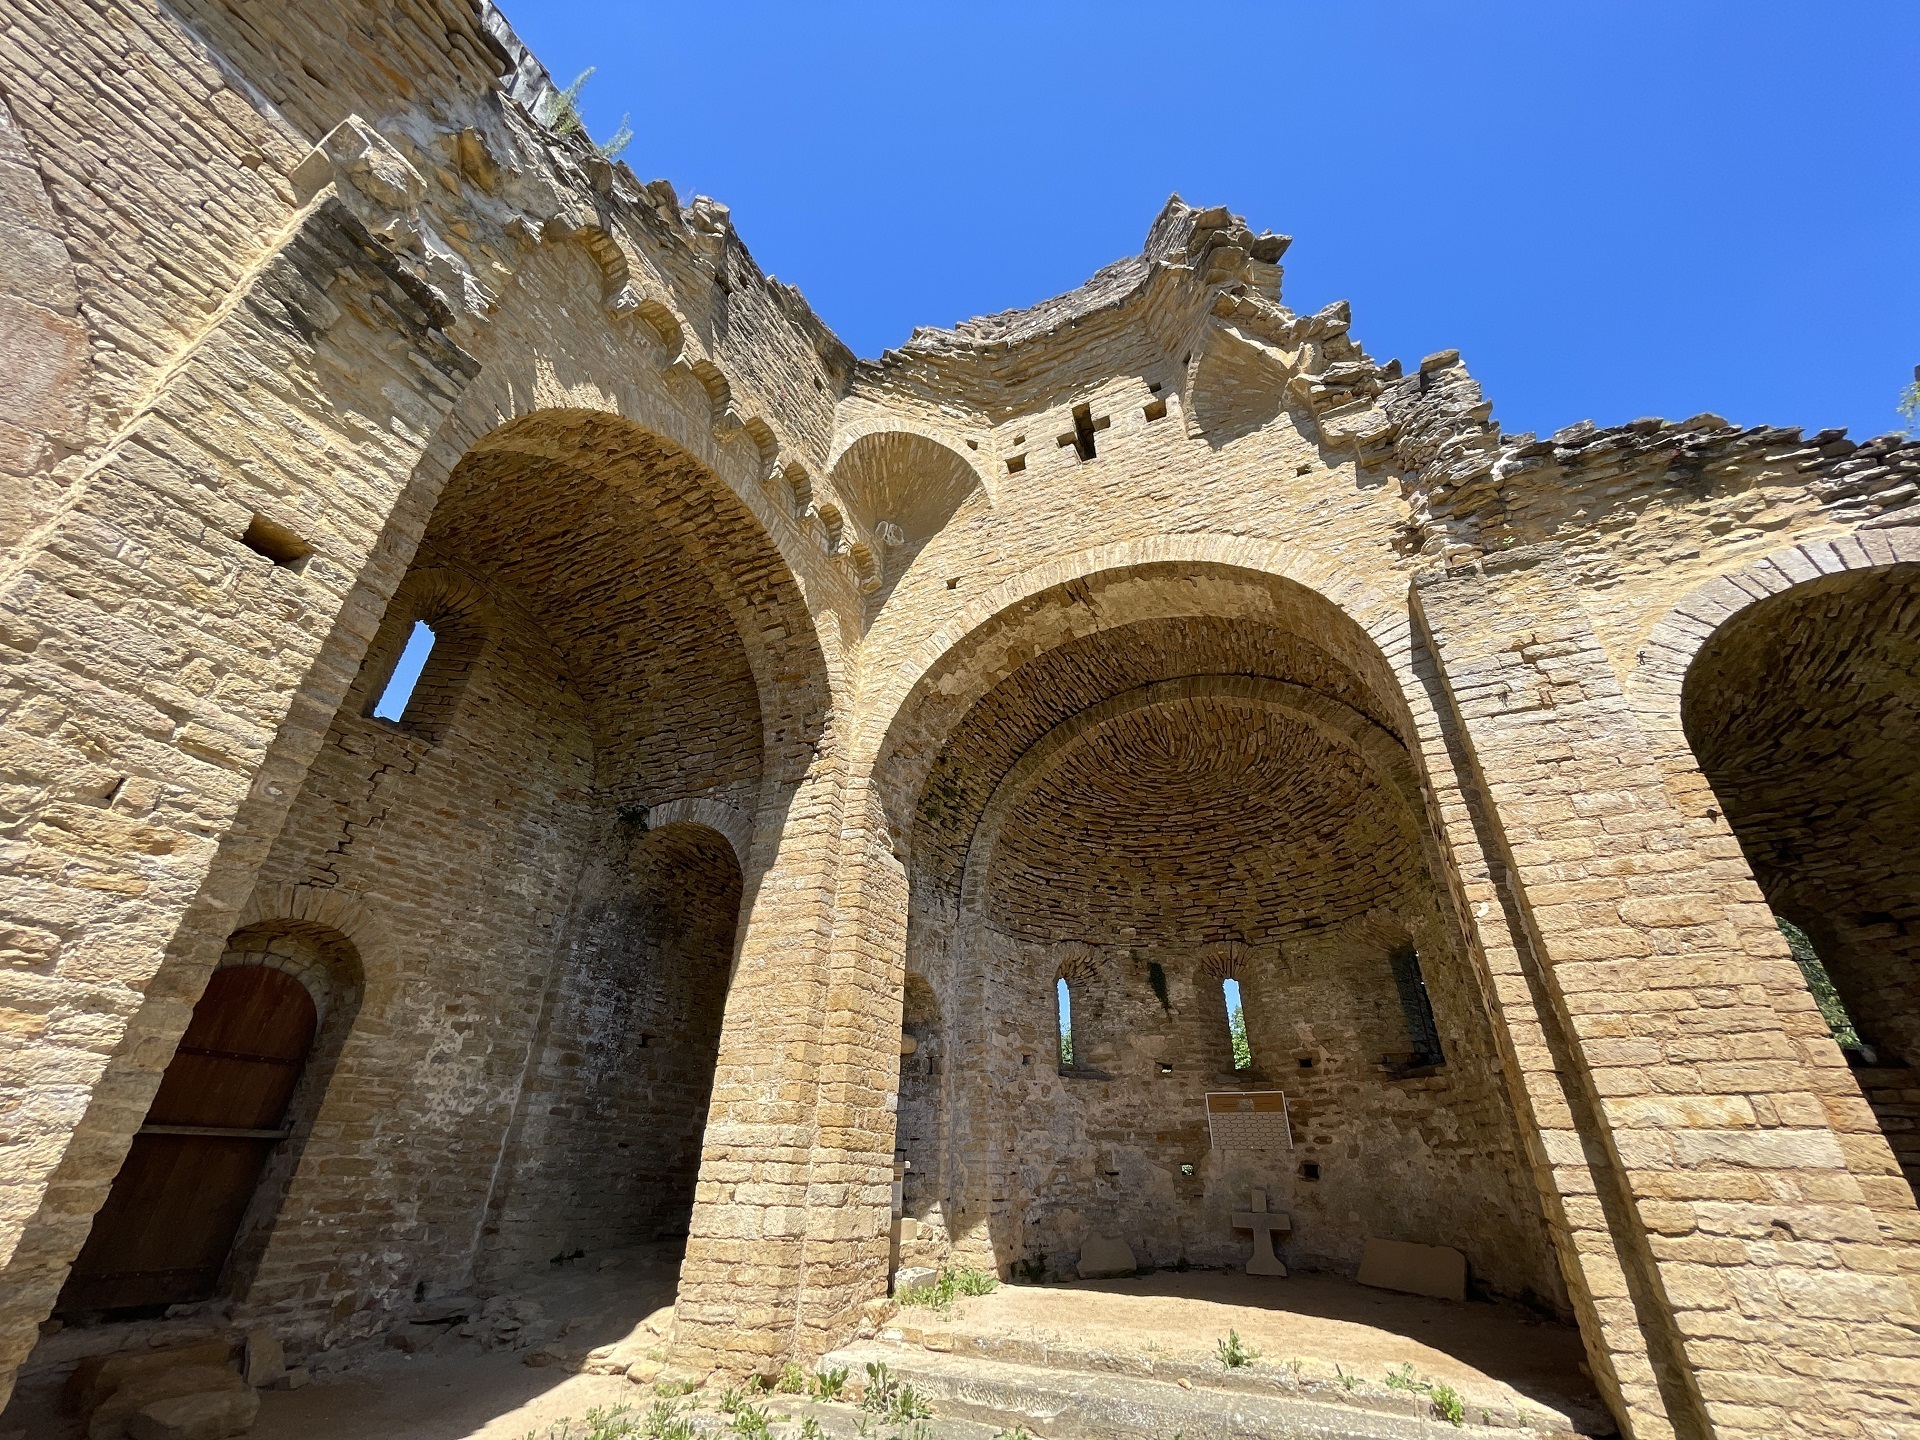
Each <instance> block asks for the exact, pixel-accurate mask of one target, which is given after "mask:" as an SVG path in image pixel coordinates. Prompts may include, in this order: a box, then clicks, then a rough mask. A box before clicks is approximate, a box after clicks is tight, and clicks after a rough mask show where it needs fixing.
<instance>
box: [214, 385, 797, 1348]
mask: <svg viewBox="0 0 1920 1440" xmlns="http://www.w3.org/2000/svg"><path fill="white" fill-rule="evenodd" d="M796 615H804V609H803V607H802V606H801V604H800V601H799V598H798V596H797V594H796V593H795V590H794V587H793V584H792V581H791V579H790V578H789V577H788V576H787V574H786V571H785V569H784V566H783V564H782V562H781V560H780V557H779V555H778V552H777V551H776V550H775V549H774V547H773V545H772V544H771V542H770V541H769V540H768V539H767V537H766V536H765V534H764V533H763V532H761V531H760V530H759V529H758V528H757V526H756V525H755V524H754V522H753V520H752V518H751V516H750V515H749V514H748V512H747V511H746V510H745V508H744V507H743V506H742V505H740V503H739V502H738V501H737V500H736V499H735V498H734V497H732V496H731V495H730V494H729V493H728V492H726V490H725V488H724V486H723V485H722V484H721V483H720V482H719V481H718V480H717V479H716V478H715V477H714V476H712V475H711V474H710V473H708V472H706V471H705V470H704V469H703V468H702V467H701V466H700V465H699V464H698V463H697V462H696V461H695V460H693V459H692V458H691V457H690V456H688V455H686V454H685V453H684V452H682V451H680V450H678V449H677V448H675V447H674V446H672V445H670V444H669V443H667V442H665V441H663V440H661V439H660V438H659V437H657V436H654V435H652V434H650V433H647V432H644V431H641V430H639V429H637V428H635V427H633V426H630V425H627V424H625V423H623V422H620V421H618V420H615V419H613V418H611V417H605V416H596V415H583V414H580V413H577V412H562V413H545V414H540V415H534V416H530V417H528V418H526V419H524V420H521V421H518V422H515V423H514V424H513V425H511V426H508V427H506V428H504V429H503V430H501V431H497V432H495V433H494V434H493V435H490V436H488V437H487V438H486V439H485V440H483V441H482V442H481V443H480V444H479V445H478V446H476V447H475V449H474V450H473V451H472V452H471V453H469V454H468V455H467V456H466V458H465V459H464V460H463V461H462V462H461V463H460V464H459V465H458V466H457V467H456V468H455V469H454V471H453V472H452V474H451V476H450V477H449V479H448V481H447V484H446V486H445V488H444V490H443V492H442V494H441V497H440V499H439V501H438V504H437V506H436V509H435V511H434V513H433V515H432V517H431V519H430V521H429V524H428V527H427V531H426V535H425V537H424V539H423V542H422V544H421V546H420V549H419V551H418V554H417V556H416V559H415V562H414V565H413V567H412V570H411V571H410V572H409V576H408V578H407V579H406V580H405V581H403V582H402V584H401V586H400V589H399V591H398V593H397V594H396V596H395V599H394V601H393V602H392V604H391V605H390V606H389V609H388V611H387V614H386V615H385V617H384V619H383V621H382V623H381V626H380V629H379V632H378V634H377V635H376V637H375V639H374V640H373V642H372V644H371V646H370V647H369V650H368V653H367V657H366V661H365V663H364V665H363V667H362V671H361V674H360V677H359V679H358V681H357V682H356V683H355V685H354V686H353V688H352V691H351V692H350V693H349V695H348V697H347V699H346V702H345V703H344V704H343V705H342V707H341V709H340V712H339V713H338V715H336V717H335V719H334V721H333V725H332V730H331V733H330V735H329V737H328V743H327V744H326V745H325V746H324V747H323V750H322V753H321V756H320V758H319V760H318V761H317V762H316V763H315V765H314V766H313V768H312V770H311V772H310V773H309V776H308V779H307V781H306V783H305V786H304V788H303V790H302V792H301V794H300V796H299V798H298V799H297V801H296V802H295V804H294V806H293V810H292V813H291V815H290V817H289V819H288V822H287V824H286V826H285V828H284V830H283V832H282V833H281V835H280V836H279V838H278V839H277V841H276V842H275V845H274V847H273V851H272V854H271V856H270V858H269V860H268V862H267V864H266V865H265V867H264V868H263V870H262V873H261V876H260V879H259V882H258V884H259V887H260V890H259V893H260V894H262V895H296V896H297V895H303V894H312V893H314V892H321V891H323V892H325V893H327V894H328V895H329V896H332V897H335V900H337V901H338V902H339V903H338V904H336V906H335V908H337V909H342V910H347V911H351V912H352V913H353V914H354V915H355V916H356V921H355V923H356V926H357V927H359V929H360V931H361V932H362V933H365V934H371V935H376V936H377V937H378V938H379V941H380V945H379V956H378V960H377V962H376V961H374V960H369V963H368V971H367V979H366V985H365V995H364V999H363V1000H362V1003H361V1005H360V1010H359V1015H358V1018H357V1021H356V1023H355V1024H354V1025H353V1027H352V1032H351V1033H350V1034H349V1035H347V1036H346V1037H345V1039H344V1042H343V1043H342V1046H341V1050H340V1054H339V1058H338V1061H337V1063H336V1064H335V1065H334V1067H333V1075H332V1079H331V1083H330V1084H329V1085H328V1086H327V1088H326V1093H325V1095H324V1097H323V1098H322V1099H321V1100H320V1102H319V1104H318V1107H317V1110H318V1115H317V1120H316V1123H315V1125H314V1127H313V1132H312V1134H311V1136H310V1137H308V1138H307V1140H306V1141H305V1143H304V1145H303V1147H302V1148H301V1152H300V1154H299V1156H298V1162H297V1165H295V1166H294V1167H293V1169H292V1172H291V1173H290V1174H289V1175H287V1176H286V1177H285V1180H284V1185H283V1187H282V1188H283V1191H284V1198H283V1199H281V1200H280V1201H279V1203H278V1204H277V1207H276V1208H275V1210H274V1213H273V1215H272V1216H271V1217H270V1218H269V1219H268V1220H267V1221H266V1223H265V1224H264V1227H263V1235H262V1238H261V1239H260V1241H259V1243H258V1250H259V1254H258V1259H257V1263H256V1264H254V1265H253V1266H252V1268H251V1274H250V1278H249V1280H248V1283H247V1298H248V1301H249V1303H250V1305H251V1306H252V1307H253V1308H254V1309H255V1310H256V1311H257V1312H258V1313H260V1314H262V1315H264V1316H273V1315H275V1314H276V1312H279V1313H280V1314H281V1315H282V1316H283V1318H284V1323H285V1324H286V1326H287V1327H288V1328H289V1333H290V1335H296V1336H299V1335H300V1332H302V1331H311V1332H312V1333H311V1334H310V1335H304V1336H301V1339H300V1343H302V1344H306V1345H311V1346H313V1347H315V1348H320V1347H324V1346H328V1345H335V1344H339V1343H342V1342H343V1341H347V1340H351V1339H353V1338H355V1335H356V1332H355V1328H354V1327H355V1326H356V1325H364V1326H366V1327H369V1329H370V1330H371V1329H375V1328H380V1327H383V1326H384V1325H385V1324H386V1323H388V1322H387V1320H386V1319H385V1318H384V1315H385V1313H386V1309H385V1307H388V1306H392V1305H394V1304H400V1305H405V1304H407V1303H411V1300H412V1298H413V1297H414V1296H416V1295H426V1296H433V1295H441V1294H449V1293H458V1292H459V1291H461V1290H462V1289H463V1288H470V1287H471V1286H472V1285H473V1284H474V1283H475V1282H476V1280H477V1281H479V1282H480V1283H483V1284H484V1283H489V1277H501V1276H504V1275H506V1274H508V1273H510V1272H512V1271H514V1270H515V1269H517V1268H518V1267H523V1266H541V1267H544V1266H545V1265H546V1264H547V1262H548V1261H549V1260H551V1259H552V1258H553V1257H554V1256H556V1255H560V1254H565V1255H571V1254H573V1253H575V1252H587V1253H589V1254H594V1255H604V1254H605V1253H606V1252H608V1251H609V1250H617V1249H619V1248H621V1247H623V1246H630V1245H635V1244H642V1243H646V1242H650V1241H654V1240H659V1239H671V1238H672V1237H677V1236H684V1235H685V1234H686V1232H687V1227H688V1220H689V1217H690V1214H691V1209H692V1204H693V1190H694V1182H695V1178H696V1175H697V1172H698V1166H699V1161H700V1148H701V1140H702V1135H703V1130H704V1125H705V1121H706V1115H707V1109H708V1104H709V1097H710V1094H711V1091H712V1086H713V1078H714V1066H715V1056H716V1051H717V1046H718V1040H719V1033H720V1028H721V1017H722V1012H723V1010H724V1006H725V999H726V992H727V984H728V976H729V972H730V967H731V964H732V960H733V956H734V954H735V950H736V934H737V930H738V927H739V923H740V915H741V912H742V909H743V905H744V904H745V903H746V900H747V897H748V896H750V894H751V892H752V887H753V875H752V873H751V872H750V871H746V870H744V869H743V864H744V861H743V857H741V856H740V855H739V854H738V853H737V852H736V850H735V849H734V845H733V843H732V842H730V841H729V840H728V839H726V838H725V837H724V836H722V835H721V834H720V833H719V831H717V830H715V829H711V828H708V827H707V826H705V825H701V824H693V823H688V822H686V821H684V820H682V821H678V822H675V823H656V822H655V819H654V818H653V817H654V812H655V810H656V809H658V808H660V807H665V806H668V804H669V802H675V803H674V804H673V805H672V807H671V808H672V811H673V812H675V813H678V814H684V813H685V811H686V806H685V804H683V803H680V802H699V803H700V804H703V805H708V806H710V807H722V808H719V809H716V813H724V814H730V815H744V816H751V815H753V814H754V813H755V812H756V811H757V809H758V808H759V806H760V804H761V803H762V794H763V784H764V783H765V782H766V781H767V780H768V778H769V776H768V771H769V769H773V768H780V767H785V766H786V765H787V764H788V761H787V759H786V758H784V757H785V756H786V754H787V752H788V751H798V752H805V751H806V749H807V746H806V741H807V739H808V734H807V731H806V725H807V724H808V723H810V721H809V720H808V717H807V716H806V714H805V713H804V712H805V710H806V694H807V693H810V692H809V691H808V687H809V686H810V685H813V684H815V683H817V671H818V668H819V661H818V655H817V653H816V652H812V651H811V650H810V649H809V646H810V643H811V642H810V636H811V631H810V629H809V628H808V627H806V626H805V625H803V624H796V623H795V620H794V617H795V616H796ZM415 621H425V622H427V623H428V624H429V625H433V624H435V623H439V624H440V625H441V627H442V629H443V630H445V631H446V633H447V634H450V635H452V634H456V633H457V634H458V635H459V636H460V637H462V644H461V645H460V646H459V647H457V648H458V649H459V657H458V660H459V663H458V664H457V665H456V666H452V667H444V666H443V667H442V668H441V669H439V670H437V671H436V670H435V669H434V663H435V662H434V660H433V658H432V657H431V656H430V657H429V659H428V662H427V666H428V668H427V671H426V672H425V674H424V675H423V678H422V681H421V684H422V686H423V688H424V691H426V692H430V693H425V694H424V695H423V698H422V699H421V700H420V702H419V703H417V704H413V705H410V706H409V707H408V709H407V710H406V711H405V714H404V718H403V719H402V720H401V721H400V722H398V723H396V722H394V721H390V720H383V719H378V718H375V717H374V716H373V715H372V713H371V712H372V710H373V709H374V706H375V702H376V700H377V698H378V691H379V689H380V687H381V686H382V684H384V682H385V679H386V677H387V675H388V674H389V672H390V671H391V670H392V668H393V659H394V656H395V654H396V653H397V651H398V649H399V648H400V647H401V646H403V645H404V643H405V640H406V637H407V635H408V633H409V632H410V630H411V627H412V625H413V623H414V622H415ZM769 636H771V637H775V638H774V639H772V640H768V639H767V638H766V637H769ZM756 644H757V645H759V646H760V647H761V648H760V650H758V651H756V650H755V649H754V648H752V647H753V646H754V645H756ZM768 646H772V647H774V649H775V650H776V651H777V652H778V653H769V652H768V649H767V647H768ZM769 674H779V675H781V676H783V677H785V679H784V681H783V682H780V683H775V684H774V686H773V688H771V689H769V688H767V686H768V684H769V682H768V676H769ZM429 682H431V683H429ZM782 683H784V684H785V686H786V688H785V689H784V690H783V689H782V688H781V684H782ZM768 696H772V697H773V703H774V710H773V712H772V714H771V715H769V713H768V711H767V708H766V706H765V705H763V699H765V698H766V697H768ZM796 697H797V698H796ZM770 729H772V730H773V731H775V738H774V742H773V744H772V745H771V746H769V743H768V732H769V730H770ZM769 755H771V756H773V760H772V761H771V762H769V759H768V756H769ZM348 1252H351V1253H355V1254H359V1255H363V1256H377V1257H379V1259H378V1261H377V1263H375V1262H371V1261H370V1262H368V1263H366V1264H363V1265H358V1266H356V1267H354V1268H353V1269H352V1271H351V1272H350V1274H349V1273H348V1272H343V1273H342V1278H341V1280H340V1281H339V1285H340V1287H342V1288H341V1289H340V1296H339V1297H337V1298H338V1303H337V1304H335V1305H334V1306H333V1309H332V1316H331V1318H329V1316H328V1315H326V1314H316V1312H315V1308H314V1307H313V1306H312V1305H311V1304H310V1303H303V1301H304V1300H305V1298H306V1296H307V1293H308V1291H309V1290H310V1283H309V1280H308V1277H309V1276H311V1274H313V1273H314V1271H315V1267H317V1266H318V1267H323V1268H327V1269H331V1268H333V1262H332V1261H331V1259H330V1258H329V1257H331V1256H335V1255H338V1254H341V1253H348ZM496 1283H497V1282H496ZM350 1292H351V1293H350Z"/></svg>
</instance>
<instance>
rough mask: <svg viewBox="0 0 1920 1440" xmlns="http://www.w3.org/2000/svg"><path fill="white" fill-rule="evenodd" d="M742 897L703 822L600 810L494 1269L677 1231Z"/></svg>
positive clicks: (723, 846) (722, 846)
mask: <svg viewBox="0 0 1920 1440" xmlns="http://www.w3.org/2000/svg"><path fill="white" fill-rule="evenodd" d="M740 905H741V871H740V863H739V860H738V859H737V858H736V856H735V854H734V851H733V849H732V846H731V845H730V844H729V843H728V841H727V840H726V838H725V837H724V836H722V835H721V834H719V833H718V832H717V831H715V830H713V829H711V828H709V827H707V826H705V825H699V824H692V823H688V822H685V821H677V822H671V823H668V824H665V825H661V826H659V827H658V828H653V827H651V826H650V825H649V824H648V822H647V820H646V818H645V817H643V816H641V815H640V814H638V813H637V812H629V813H628V815H627V816H626V817H625V818H624V819H623V818H621V817H618V816H616V817H615V818H614V821H613V829H612V833H611V834H610V835H608V836H607V837H606V839H605V840H604V841H603V843H602V844H600V845H599V846H597V847H596V853H595V855H594V857H593V859H592V860H591V862H590V865H589V871H588V874H587V875H586V876H585V877H584V878H583V880H582V884H581V893H580V895H579V896H578V897H577V898H576V900H575V907H574V916H573V920H572V923H571V925H570V927H569V934H568V938H567V941H566V948H565V952H564V956H563V960H562V963H561V965H560V967H559V969H558V972H557V974H556V977H555V980H554V986H553V992H552V994H551V996H550V998H549V1001H548V1005H547V1018H546V1021H545V1024H544V1026H543V1034H542V1037H541V1042H540V1046H539V1052H538V1058H537V1059H536V1061H535V1063H534V1065H533V1068H532V1070H531V1072H530V1073H529V1076H528V1079H527V1082H526V1087H525V1090H524V1092H523V1094H522V1097H521V1102H520V1116H521V1119H520V1121H519V1123H518V1124H517V1126H516V1128H515V1134H514V1139H513V1143H512V1146H511V1149H510V1153H509V1156H508V1161H507V1176H506V1178H505V1180H504V1182H503V1184H502V1187H501V1192H500V1194H499V1197H498V1203H497V1205H496V1207H495V1212H494V1214H493V1216H492V1217H491V1219H490V1221H489V1227H488V1228H489V1232H490V1238H491V1240H492V1251H491V1254H492V1257H493V1259H492V1263H491V1270H492V1272H493V1273H501V1272H505V1271H509V1270H511V1269H513V1268H515V1267H516V1266H527V1265H531V1266H534V1267H536V1268H537V1267H539V1266H541V1265H544V1264H546V1263H547V1262H548V1261H549V1259H550V1258H551V1257H552V1256H554V1255H556V1254H558V1255H571V1254H572V1253H573V1252H574V1251H576V1250H582V1251H585V1252H586V1253H588V1254H590V1255H593V1256H595V1257H600V1256H604V1255H605V1254H606V1253H607V1252H608V1251H612V1250H619V1249H622V1248H623V1247H628V1246H633V1245H638V1244H643V1243H645V1242H648V1241H654V1240H681V1239H684V1238H685V1237H686V1235H687V1232H688V1222H689V1220H690V1219H691V1217H692V1214H693V1197H694V1182H695V1179H696V1177H697V1175H698V1173H699V1168H700V1148H701V1140H702V1137H703V1132H704V1129H705V1125H706V1118H707V1106H708V1102H709V1100H710V1098H711V1096H712V1093H713V1076H714V1065H715V1060H716V1058H717V1055H718V1050H719V1044H720V1023H721V1017H722V1015H723V1013H724V1011H725V1008H726V1000H727V982H728V979H729V978H730V973H731V969H732V962H733V956H734V952H735V949H736V941H737V933H738V929H739V919H740Z"/></svg>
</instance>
